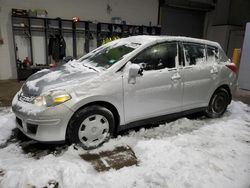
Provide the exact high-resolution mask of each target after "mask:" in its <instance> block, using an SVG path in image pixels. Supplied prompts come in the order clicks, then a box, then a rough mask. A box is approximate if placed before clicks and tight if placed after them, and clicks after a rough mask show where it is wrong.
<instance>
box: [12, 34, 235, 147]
mask: <svg viewBox="0 0 250 188" xmlns="http://www.w3.org/2000/svg"><path fill="white" fill-rule="evenodd" d="M236 78H237V77H236V67H235V65H234V64H232V63H231V62H230V60H229V59H228V58H227V56H226V55H225V53H224V52H223V50H222V48H221V47H220V45H219V44H218V43H215V42H211V41H207V40H200V39H194V38H186V37H170V36H133V37H128V38H124V39H119V40H115V41H113V42H110V43H108V44H106V45H103V46H101V47H99V48H97V49H95V50H94V51H92V52H90V53H88V54H87V55H85V56H83V57H82V58H80V59H78V60H73V61H70V62H68V63H66V64H63V65H62V66H60V67H58V68H53V69H45V70H42V71H39V72H37V73H36V74H34V75H32V76H31V77H30V78H29V79H28V80H27V81H26V82H25V84H24V85H23V86H22V88H21V90H20V91H19V92H18V93H17V94H16V96H15V97H14V99H13V102H12V108H13V111H14V113H15V115H16V121H17V127H18V128H19V129H20V130H21V131H22V132H23V133H24V134H25V135H27V136H28V137H30V138H32V139H35V140H38V141H41V142H58V141H68V142H69V143H77V144H79V145H81V146H82V147H83V148H85V149H92V148H96V147H98V146H100V145H101V144H102V143H104V142H105V141H106V140H108V138H109V137H110V136H111V135H114V134H115V133H116V132H117V131H121V130H124V129H128V128H131V127H135V126H139V125H142V124H147V123H150V122H152V123H153V122H155V123H158V122H163V121H165V120H166V119H168V118H170V117H175V118H176V117H180V116H183V115H187V114H190V113H194V112H198V111H203V112H205V114H206V115H207V116H208V117H213V118H214V117H220V116H221V115H222V114H223V113H224V112H225V111H226V109H227V106H228V104H229V103H230V102H231V98H232V93H233V91H234V89H235V88H236Z"/></svg>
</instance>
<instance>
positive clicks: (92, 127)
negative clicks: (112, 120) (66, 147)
mask: <svg viewBox="0 0 250 188" xmlns="http://www.w3.org/2000/svg"><path fill="white" fill-rule="evenodd" d="M108 135H109V122H108V120H107V119H106V118H105V117H104V116H103V115H100V114H95V115H91V116H89V117H87V118H86V119H84V120H83V122H82V124H81V125H80V128H79V131H78V137H79V139H80V141H81V142H82V143H83V144H84V145H85V146H87V147H93V146H97V145H99V144H101V143H102V142H104V141H105V139H106V138H107V137H108Z"/></svg>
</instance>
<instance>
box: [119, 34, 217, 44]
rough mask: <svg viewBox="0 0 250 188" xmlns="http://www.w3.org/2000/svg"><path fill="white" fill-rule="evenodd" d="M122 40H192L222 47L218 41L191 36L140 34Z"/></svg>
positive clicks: (142, 42) (143, 41)
mask: <svg viewBox="0 0 250 188" xmlns="http://www.w3.org/2000/svg"><path fill="white" fill-rule="evenodd" d="M120 40H124V41H126V42H132V43H139V44H142V45H144V44H150V43H154V42H164V41H182V42H192V43H199V44H206V45H211V46H216V47H220V45H219V44H218V43H217V42H213V41H209V40H204V39H198V38H191V37H183V36H167V35H165V36H164V35H163V36H155V35H138V36H131V37H127V38H122V39H120Z"/></svg>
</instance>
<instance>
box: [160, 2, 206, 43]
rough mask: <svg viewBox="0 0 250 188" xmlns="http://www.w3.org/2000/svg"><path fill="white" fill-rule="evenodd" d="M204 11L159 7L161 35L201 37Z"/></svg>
mask: <svg viewBox="0 0 250 188" xmlns="http://www.w3.org/2000/svg"><path fill="white" fill-rule="evenodd" d="M204 19H205V12H204V11H196V10H189V9H182V8H172V7H161V26H162V34H163V35H176V36H188V37H196V38H203V25H204Z"/></svg>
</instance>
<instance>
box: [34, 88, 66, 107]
mask: <svg viewBox="0 0 250 188" xmlns="http://www.w3.org/2000/svg"><path fill="white" fill-rule="evenodd" d="M70 99H71V96H70V95H69V94H68V93H67V92H66V91H64V90H55V91H50V92H48V93H45V94H43V95H41V96H38V97H36V98H35V99H34V102H33V103H34V104H35V105H37V106H48V107H49V106H55V105H58V104H61V103H64V102H66V101H68V100H70Z"/></svg>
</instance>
